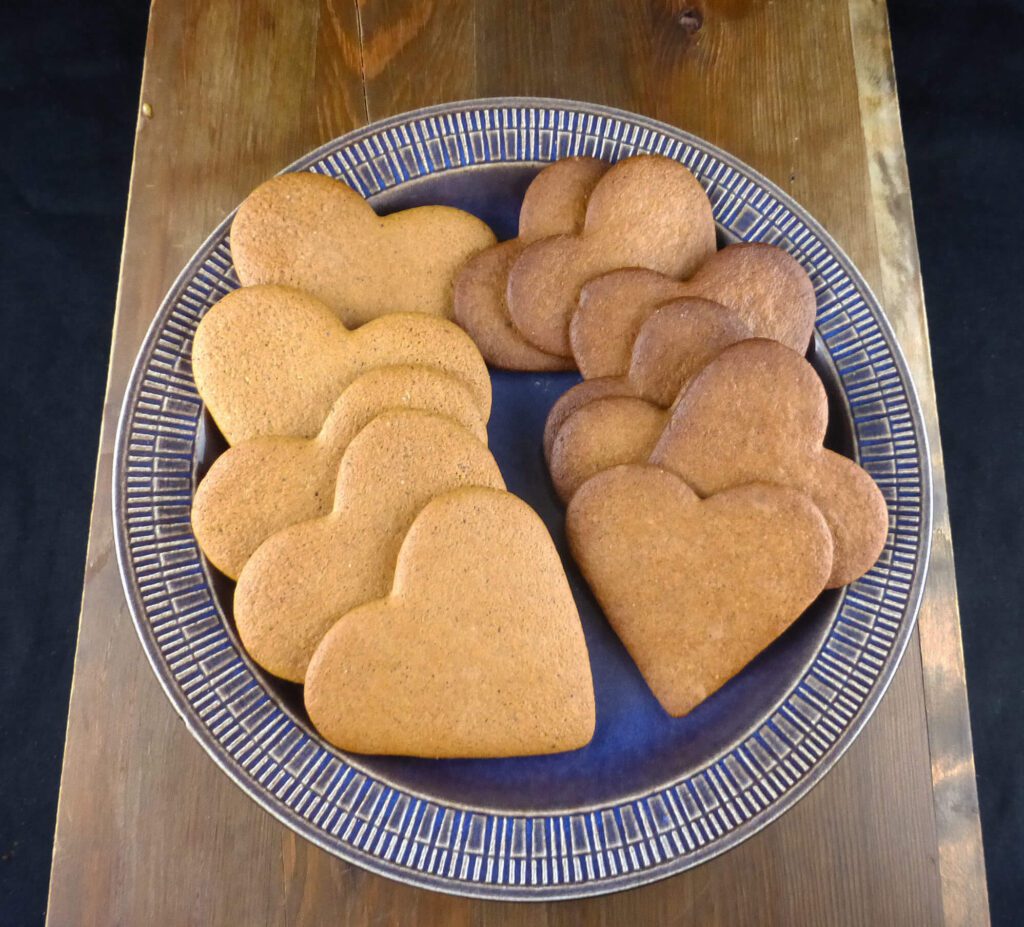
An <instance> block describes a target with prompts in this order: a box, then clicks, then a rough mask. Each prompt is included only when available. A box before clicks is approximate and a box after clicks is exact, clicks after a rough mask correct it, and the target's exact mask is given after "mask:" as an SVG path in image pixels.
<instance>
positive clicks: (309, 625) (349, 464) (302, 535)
mask: <svg viewBox="0 0 1024 927" xmlns="http://www.w3.org/2000/svg"><path fill="white" fill-rule="evenodd" d="M467 485H469V486H489V487H492V488H495V489H503V488H504V485H505V484H504V483H503V482H502V479H501V474H500V473H499V472H498V465H497V464H496V463H495V462H494V458H493V457H492V456H491V454H490V452H489V451H488V450H487V447H486V446H485V445H484V444H483V443H482V442H481V441H479V440H478V439H477V438H475V437H473V435H472V434H471V433H470V432H469V431H467V430H466V429H465V428H463V427H462V426H461V425H459V424H458V423H457V422H455V421H454V420H453V419H450V418H447V417H445V416H440V415H434V414H432V413H428V412H420V411H416V410H412V409H401V410H392V411H388V412H385V413H383V414H382V415H380V416H378V417H377V418H375V419H373V421H371V422H370V423H369V424H368V425H367V426H366V427H365V428H364V429H363V430H362V431H360V432H359V434H357V435H356V436H355V437H354V438H353V439H352V441H351V442H350V443H349V445H348V448H347V449H346V451H345V453H344V455H343V456H342V458H341V465H340V467H339V468H338V478H337V485H336V488H335V494H334V507H333V509H332V510H331V512H330V514H328V515H325V516H323V517H322V518H315V519H313V520H311V521H305V522H301V523H299V524H295V525H291V526H290V527H288V528H285V529H284V530H282V531H279V532H278V533H277V534H274V535H272V536H271V537H270V538H269V539H268V540H266V541H265V542H264V543H263V544H261V545H260V547H259V548H257V550H256V551H255V553H253V555H252V556H251V557H250V558H249V560H248V562H247V563H246V564H245V567H244V568H243V569H242V572H241V575H240V576H239V578H238V585H237V587H236V589H235V624H236V625H237V627H238V634H239V636H240V637H241V639H242V643H243V644H244V645H245V649H246V650H247V651H248V652H249V654H250V655H251V656H252V658H253V659H254V660H255V661H256V662H257V663H259V664H260V665H261V666H262V667H264V668H265V669H267V670H269V671H270V672H271V673H273V674H274V675H276V676H281V677H283V678H285V679H290V680H293V681H295V682H301V681H302V679H303V677H304V676H305V672H306V665H307V663H308V662H309V658H310V657H311V656H312V654H313V651H314V650H315V649H316V645H317V644H318V643H319V642H320V639H321V638H322V637H323V635H324V634H326V633H327V631H328V630H329V629H330V628H331V626H332V625H333V624H334V622H335V621H337V620H338V619H339V618H340V617H341V616H342V615H344V614H345V613H346V612H348V611H350V610H351V609H353V608H355V607H356V606H357V605H361V604H363V603H364V602H368V601H370V600H371V599H376V598H379V597H381V596H383V595H386V594H387V592H388V590H389V589H390V588H391V580H392V577H393V575H394V569H395V560H396V558H397V556H398V550H399V547H400V546H401V544H402V538H404V537H405V533H406V531H407V530H408V529H409V526H410V525H411V524H412V521H413V519H414V518H415V517H416V514H417V513H418V512H419V511H420V509H422V508H423V506H425V505H426V504H427V502H429V501H430V500H431V499H432V498H433V497H434V496H436V495H439V494H440V493H444V492H448V491H449V490H452V489H455V488H457V487H459V486H467Z"/></svg>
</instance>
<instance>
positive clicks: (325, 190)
mask: <svg viewBox="0 0 1024 927" xmlns="http://www.w3.org/2000/svg"><path fill="white" fill-rule="evenodd" d="M494 241H495V239H494V233H493V232H492V231H491V230H490V229H489V228H488V227H487V226H486V225H485V224H484V223H483V222H481V221H480V220H479V219H477V218H476V216H471V215H470V214H469V213H468V212H463V211H462V210H461V209H453V208H451V207H450V206H419V207H416V208H415V209H404V210H402V211H401V212H396V213H394V214H392V215H390V216H378V215H377V214H376V213H375V212H374V211H373V208H372V207H371V206H370V204H369V203H367V202H366V200H364V199H363V198H362V197H361V196H360V195H359V194H358V193H356V192H355V191H354V190H352V189H350V188H349V187H348V186H346V185H345V184H344V183H342V182H340V181H337V180H332V179H331V178H330V177H326V176H324V175H322V174H313V173H309V172H300V173H294V174H282V175H280V176H278V177H274V178H272V179H271V180H268V181H267V182H266V183H264V184H261V185H260V186H258V187H257V188H256V189H255V190H253V192H252V193H250V194H249V196H247V197H246V198H245V201H244V202H243V203H242V205H241V206H239V207H238V214H237V215H236V216H235V219H234V221H233V222H232V223H231V256H232V258H233V259H234V262H235V268H236V270H237V271H238V279H239V280H241V282H242V283H243V284H244V285H252V284H260V283H275V284H284V285H286V286H293V287H296V288H298V289H300V290H304V291H305V292H307V293H310V294H311V295H313V296H315V297H317V298H318V299H320V300H322V301H323V302H324V303H325V304H326V305H327V306H328V307H329V308H330V309H331V311H332V312H334V313H335V314H336V315H337V317H338V318H339V319H341V321H342V322H344V323H345V325H346V326H348V327H349V328H355V327H356V326H358V325H362V324H364V323H365V322H369V321H370V320H371V319H376V318H378V317H380V316H382V315H386V314H387V313H391V312H425V313H428V314H430V315H438V316H442V317H443V318H449V319H450V318H451V316H452V283H453V281H454V279H455V274H456V272H457V271H458V269H459V268H460V267H461V266H462V265H463V263H464V262H465V261H466V260H467V258H470V257H472V256H473V255H474V254H476V253H478V252H479V251H483V249H484V248H489V247H490V246H491V245H493V244H494Z"/></svg>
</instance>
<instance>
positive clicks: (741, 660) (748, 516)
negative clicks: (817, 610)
mask: <svg viewBox="0 0 1024 927" xmlns="http://www.w3.org/2000/svg"><path fill="white" fill-rule="evenodd" d="M566 533H567V535H568V538H569V546H570V547H571V549H572V552H573V556H574V557H575V558H576V562H577V563H578V564H579V565H580V569H581V570H582V571H583V575H584V576H585V577H586V579H587V582H588V583H589V584H590V588H591V589H593V591H594V594H595V595H596V596H597V599H598V601H599V602H600V603H601V607H602V609H603V610H604V613H605V615H606V616H607V618H608V621H609V623H610V624H611V626H612V628H613V629H614V630H615V633H616V634H617V635H618V636H619V638H620V639H621V640H622V643H623V644H624V645H625V647H626V650H628V651H629V654H630V656H631V657H632V658H633V660H634V661H635V662H636V665H637V666H638V667H639V669H640V672H641V673H642V674H643V677H644V679H645V680H647V684H648V685H649V686H650V687H651V691H652V692H653V693H654V695H655V697H656V698H657V699H658V701H659V702H660V703H661V705H662V707H663V708H664V709H665V710H666V711H667V712H668V713H669V714H670V715H673V716H676V717H679V716H681V715H685V714H687V713H688V712H690V711H692V710H693V709H694V708H695V707H696V706H697V705H699V704H700V703H701V702H702V701H703V700H704V699H706V698H707V697H708V696H709V695H711V694H712V693H713V692H715V691H716V690H717V689H719V688H720V687H721V686H722V685H724V684H725V683H726V682H727V681H728V680H729V679H731V678H732V677H733V676H735V675H736V674H737V673H738V672H739V671H740V670H741V669H743V667H744V666H746V665H747V664H748V663H749V662H750V661H751V660H752V659H754V657H756V656H757V655H758V654H759V653H760V652H761V651H762V650H764V649H765V648H766V647H767V646H768V645H769V644H771V643H772V641H774V640H775V639H776V638H777V637H778V636H779V635H780V634H781V633H782V632H783V631H785V630H786V628H787V627H789V626H790V624H792V623H793V621H795V620H796V619H797V618H798V617H799V616H800V615H801V614H802V613H803V611H804V610H805V609H806V608H807V606H808V605H810V604H811V602H812V601H814V599H815V597H816V596H817V595H818V593H820V592H821V590H822V588H823V586H824V585H825V581H826V579H827V578H828V576H829V570H830V565H831V554H832V540H831V537H830V534H829V530H828V526H827V525H826V524H825V521H824V519H823V518H822V516H821V513H820V512H819V511H818V510H817V508H816V507H815V506H814V504H813V503H812V502H811V501H810V499H809V498H808V497H807V496H806V495H804V494H803V493H800V492H797V491H795V490H792V489H784V488H781V487H777V486H770V485H767V484H752V485H747V486H739V487H736V488H734V489H730V490H726V491H724V492H721V493H718V494H717V495H714V496H711V497H710V498H707V499H704V500H701V499H700V498H698V496H697V494H696V493H694V492H693V490H692V489H690V488H689V487H688V486H687V485H686V484H685V483H684V482H683V481H682V480H681V479H680V478H679V477H677V476H675V475H674V474H672V473H669V472H667V471H665V470H662V469H660V468H658V467H653V466H646V465H642V466H622V467H615V468H614V469H611V470H606V471H604V472H603V473H599V474H598V475H597V476H595V477H593V478H592V479H590V480H588V481H587V482H586V483H584V484H583V485H582V486H581V487H580V489H579V491H578V492H577V493H576V495H575V496H573V498H572V502H570V504H569V509H568V513H567V515H566Z"/></svg>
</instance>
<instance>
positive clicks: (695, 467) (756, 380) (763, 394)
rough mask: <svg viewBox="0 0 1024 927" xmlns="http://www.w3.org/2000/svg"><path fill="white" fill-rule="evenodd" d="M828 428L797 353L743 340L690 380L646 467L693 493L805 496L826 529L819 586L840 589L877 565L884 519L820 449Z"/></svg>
mask: <svg viewBox="0 0 1024 927" xmlns="http://www.w3.org/2000/svg"><path fill="white" fill-rule="evenodd" d="M827 421H828V402H827V398H826V395H825V387H824V386H823V385H822V382H821V380H820V379H819V378H818V375H817V373H815V371H814V368H813V367H812V366H811V365H810V364H809V363H808V362H807V361H806V360H804V358H803V357H802V356H800V355H799V354H797V353H796V352H795V351H791V350H790V349H789V348H787V347H784V346H783V345H781V344H779V343H778V342H775V341H766V340H763V339H752V340H750V341H742V342H740V343H739V344H735V345H733V346H732V347H730V348H726V349H725V350H724V351H723V352H722V353H721V354H719V355H718V357H717V358H715V360H713V361H712V362H711V363H710V364H708V365H707V366H706V367H705V368H704V369H703V370H702V371H701V372H700V373H699V374H697V376H696V377H694V379H693V380H691V381H690V384H689V386H688V387H687V388H686V389H685V390H684V391H683V393H682V394H681V395H680V397H679V399H678V401H677V402H676V405H675V408H674V409H673V411H672V416H671V418H670V420H669V423H668V425H667V427H666V428H665V431H664V433H663V434H662V436H661V438H660V439H659V440H658V444H657V446H656V447H655V448H654V451H653V452H652V454H651V456H650V462H651V463H653V464H657V465H658V466H661V467H664V468H665V469H666V470H671V471H672V472H674V473H677V474H678V475H679V476H681V477H682V478H683V479H684V480H685V481H686V482H687V483H688V484H689V485H690V486H691V487H692V488H693V489H694V490H695V491H696V492H697V493H698V494H699V495H701V496H709V495H712V494H714V493H718V492H721V491H722V490H725V489H729V488H730V487H733V486H740V485H742V484H744V483H751V482H757V481H763V482H766V483H775V484H777V485H779V486H789V487H792V488H793V489H798V490H800V491H802V492H804V493H806V494H807V495H808V496H810V498H811V499H812V500H813V501H814V504H815V505H816V506H817V507H818V508H819V509H820V510H821V513H822V515H824V516H825V521H826V522H827V523H828V526H829V529H830V530H831V531H832V538H833V541H834V553H833V562H832V574H831V576H829V579H828V586H829V587H838V586H843V585H846V584H847V583H850V582H853V580H855V579H857V578H858V577H859V576H862V575H863V574H864V573H866V572H867V571H868V570H869V569H871V567H872V566H873V565H874V563H875V561H876V560H877V559H878V555H879V554H880V553H881V552H882V548H883V546H884V545H885V538H886V534H887V532H888V526H889V516H888V511H887V509H886V504H885V499H884V498H883V496H882V493H881V491H880V490H879V488H878V486H877V485H876V484H875V481H874V480H873V479H872V478H871V476H870V475H869V474H868V473H866V472H865V471H864V470H862V469H861V468H860V467H859V466H857V464H856V463H854V462H853V461H852V460H849V459H848V458H846V457H843V456H842V455H840V454H836V453H834V452H833V451H829V450H826V449H825V448H824V447H822V441H823V440H824V437H825V427H826V425H827Z"/></svg>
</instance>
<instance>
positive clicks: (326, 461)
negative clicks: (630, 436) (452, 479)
mask: <svg viewBox="0 0 1024 927" xmlns="http://www.w3.org/2000/svg"><path fill="white" fill-rule="evenodd" d="M399 408H408V409H421V410H423V411H425V412H436V413H438V414H439V415H447V416H448V417H449V418H452V419H454V420H455V421H457V422H458V423H459V424H460V425H462V426H463V427H464V428H466V429H468V430H469V431H470V432H472V433H473V436H474V437H476V438H477V439H478V440H479V441H481V442H483V443H486V441H487V427H486V423H485V422H484V421H483V418H482V417H481V415H480V409H479V408H478V407H477V405H476V402H475V401H474V399H473V396H472V394H471V393H470V392H469V390H468V389H467V388H466V387H465V386H464V385H463V384H462V383H461V381H459V380H456V379H455V378H454V377H452V376H450V375H449V374H446V373H442V372H441V371H440V370H437V369H435V368H433V367H413V366H403V367H378V368H376V369H374V370H369V371H367V372H366V373H364V374H362V375H361V376H359V377H356V379H355V380H353V381H352V383H350V384H349V385H348V386H347V387H345V391H344V392H343V393H342V394H341V396H339V397H338V400H337V401H336V402H335V403H334V406H333V407H332V408H331V411H330V413H329V414H328V416H327V420H326V421H325V422H324V426H323V428H321V429H320V433H319V434H318V435H317V436H316V437H315V438H294V437H280V436H266V437H262V438H254V439H253V440H251V441H245V442H243V443H242V444H236V445H235V446H234V447H231V448H228V450H227V451H226V452H225V453H224V454H222V455H221V456H220V457H218V458H217V460H215V461H214V463H213V466H212V467H211V468H210V472H209V473H207V475H206V476H205V477H204V478H203V481H202V482H201V483H200V484H199V488H198V489H197V491H196V497H195V500H194V502H193V504H192V530H193V532H194V533H195V536H196V541H198V543H199V547H200V549H201V550H202V551H203V553H204V554H206V556H207V558H209V560H210V562H211V563H213V565H214V566H215V567H217V569H218V570H220V571H221V572H222V573H224V574H225V575H226V576H229V577H230V578H231V579H237V578H238V574H239V573H240V572H241V571H242V567H244V566H245V562H246V561H247V560H248V559H249V557H250V556H251V555H252V552H253V551H254V550H256V548H257V547H259V546H260V544H262V543H263V542H264V541H265V540H266V539H267V538H268V537H270V536H271V535H272V534H275V533H276V532H278V531H280V530H281V529H282V528H287V527H288V526H289V525H294V524H296V523H298V522H301V521H308V520H309V519H311V518H317V517H318V516H320V515H326V514H327V513H328V512H329V511H330V510H331V504H332V502H333V500H334V486H335V482H336V481H337V477H338V464H339V462H340V461H341V456H342V454H343V453H344V452H345V448H347V447H348V445H349V442H350V441H351V440H352V439H353V438H354V437H355V436H356V435H357V434H358V433H359V432H360V431H361V430H362V429H363V428H364V427H365V426H366V425H367V424H368V423H369V422H370V421H371V420H372V419H374V418H375V417H376V416H378V415H380V414H381V413H383V412H385V411H387V410H388V409H399Z"/></svg>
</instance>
